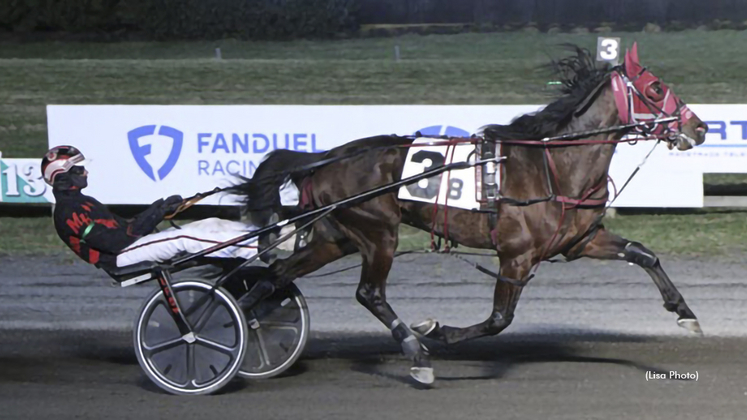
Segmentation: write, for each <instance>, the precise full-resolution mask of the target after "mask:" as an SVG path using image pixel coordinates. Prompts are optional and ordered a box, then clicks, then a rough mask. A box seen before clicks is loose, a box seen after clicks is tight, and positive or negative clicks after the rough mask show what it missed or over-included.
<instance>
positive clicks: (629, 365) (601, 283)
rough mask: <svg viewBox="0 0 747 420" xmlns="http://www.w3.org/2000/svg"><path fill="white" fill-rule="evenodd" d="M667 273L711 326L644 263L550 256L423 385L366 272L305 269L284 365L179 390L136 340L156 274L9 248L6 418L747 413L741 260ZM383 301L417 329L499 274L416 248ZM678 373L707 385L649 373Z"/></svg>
mask: <svg viewBox="0 0 747 420" xmlns="http://www.w3.org/2000/svg"><path fill="white" fill-rule="evenodd" d="M356 262H357V259H355V258H353V259H347V260H345V261H343V262H341V263H339V264H337V265H335V266H332V267H330V269H334V268H340V267H344V266H346V265H349V264H354V263H356ZM484 262H487V261H484ZM664 268H665V269H667V271H668V272H669V274H670V276H671V277H672V279H673V281H674V282H675V284H676V285H677V286H678V287H679V290H680V291H681V292H682V294H683V295H684V296H685V298H686V299H687V301H688V303H689V304H690V306H691V308H692V309H693V310H694V311H695V313H696V314H697V315H698V316H699V317H700V321H701V325H702V327H703V329H704V331H705V333H706V337H703V338H696V337H689V336H688V335H687V333H686V332H685V331H684V330H681V329H679V328H678V327H677V326H676V324H675V320H676V316H675V315H673V314H670V313H667V312H666V311H665V310H664V309H663V308H662V307H661V303H662V302H661V298H660V296H659V293H658V291H657V290H656V288H655V287H654V286H653V284H652V282H651V281H650V280H649V279H648V277H647V276H646V275H645V273H643V271H642V270H640V269H638V268H635V267H633V268H631V267H627V266H626V265H625V264H623V263H612V262H609V263H604V262H594V261H589V262H585V261H579V262H574V263H570V264H555V265H550V264H547V265H544V264H543V266H542V267H541V268H540V271H539V273H538V276H537V278H535V279H534V280H532V282H531V283H530V285H529V286H528V287H527V288H526V290H525V291H524V293H523V295H522V300H521V302H520V304H519V307H518V310H517V314H516V318H515V320H514V324H513V325H512V326H511V327H510V328H509V329H508V330H507V331H506V332H505V333H504V334H502V335H501V336H500V337H497V338H486V339H481V340H477V341H473V342H470V343H465V344H462V345H459V346H455V347H445V346H442V345H440V344H437V343H428V344H429V347H430V348H431V350H432V353H433V355H434V367H435V369H436V376H437V382H436V385H435V387H434V388H433V389H428V390H423V389H418V388H416V387H414V386H413V385H412V383H411V382H410V381H409V380H408V378H407V376H406V375H407V369H408V367H409V364H408V362H407V361H406V360H404V359H403V358H402V357H401V356H400V355H399V352H398V348H397V346H396V345H395V344H394V343H393V341H392V340H391V338H390V337H389V336H388V334H387V333H386V331H385V330H384V328H383V326H381V325H379V324H378V321H376V320H375V319H374V318H373V317H372V316H371V315H370V314H368V313H367V312H366V311H365V309H363V308H362V307H360V306H358V304H357V303H356V302H355V299H354V298H353V294H354V292H355V285H356V283H357V277H358V270H352V271H349V272H345V273H341V274H337V275H335V276H331V277H326V278H322V279H313V280H312V279H303V280H300V281H299V283H298V284H299V286H300V287H301V289H302V290H303V291H304V294H305V295H306V296H307V299H308V301H309V306H310V308H311V317H312V330H313V331H314V335H313V336H312V339H311V340H310V343H309V346H308V347H307V351H306V352H305V356H304V358H303V359H302V360H301V362H300V363H299V364H298V365H297V366H296V367H295V368H294V369H293V370H292V371H291V372H290V373H289V374H288V375H286V376H285V377H283V378H276V379H272V380H268V381H261V382H248V381H236V382H235V383H234V384H232V385H231V386H230V387H229V388H228V389H226V390H225V392H223V393H222V394H221V395H216V396H209V397H194V398H179V397H172V396H169V395H165V394H162V393H161V392H159V391H158V390H157V389H156V388H155V387H154V386H153V385H151V384H150V383H149V382H148V380H147V379H146V378H145V376H144V374H142V373H141V371H140V368H139V366H138V365H137V361H136V359H135V356H134V353H133V351H132V344H131V341H130V340H131V338H130V337H131V336H130V328H131V323H132V321H133V320H134V317H135V313H136V311H137V310H138V309H139V307H140V305H141V303H142V299H143V297H144V295H145V294H147V293H148V292H150V290H151V287H153V286H152V285H146V286H142V287H139V288H130V289H124V290H120V289H117V288H111V287H104V285H106V284H108V280H106V277H105V276H102V275H101V274H100V273H98V272H97V271H96V270H95V269H93V268H92V267H90V266H87V265H85V264H82V263H78V262H77V261H76V262H73V260H71V259H70V258H69V257H52V258H12V257H0V418H2V419H21V418H24V419H25V418H45V419H48V418H55V419H64V418H109V419H110V418H128V419H129V418H138V419H149V418H154V419H155V418H165V417H169V418H174V419H180V420H181V419H206V418H262V419H274V418H301V419H334V418H341V419H348V418H356V419H369V418H370V419H377V420H380V419H388V418H402V419H404V418H413V419H419V418H428V419H455V418H457V419H459V418H465V419H466V418H469V419H478V418H480V419H481V418H486V419H487V418H489V419H497V418H500V419H513V418H559V419H583V418H599V419H610V418H624V419H639V418H651V419H670V418H678V419H691V418H692V419H702V418H714V419H715V418H718V419H731V418H733V419H744V418H747V364H746V363H745V356H744V354H745V349H747V327H745V321H747V305H745V301H746V300H747V265H745V264H742V263H735V262H727V261H726V260H723V261H715V260H683V259H681V260H673V259H666V258H665V259H664ZM321 272H324V270H322V271H321ZM388 296H389V300H390V303H391V304H392V306H393V307H394V308H395V310H397V311H398V313H399V315H400V317H401V318H403V319H404V320H406V321H407V322H410V321H415V320H420V319H422V318H425V317H428V316H435V317H438V318H439V319H440V320H442V321H444V322H446V323H448V324H451V325H468V324H471V323H474V322H478V321H481V320H482V319H484V317H485V316H486V315H487V314H488V313H489V311H490V308H491V305H492V303H491V300H492V281H491V280H490V279H488V278H486V277H484V276H482V275H480V274H479V273H478V272H476V271H474V270H472V269H471V268H470V267H469V266H467V265H466V264H464V263H462V262H459V261H457V260H454V259H452V258H450V257H446V256H433V255H428V256H422V255H419V256H405V257H402V258H400V259H398V260H397V261H396V262H395V267H394V270H393V273H392V275H391V277H390V287H389V289H388ZM674 370H676V371H678V372H680V373H691V374H695V373H696V372H697V375H698V380H697V381H694V380H691V381H686V380H656V381H646V372H647V371H656V372H661V373H665V374H668V373H669V371H674Z"/></svg>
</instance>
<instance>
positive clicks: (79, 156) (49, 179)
mask: <svg viewBox="0 0 747 420" xmlns="http://www.w3.org/2000/svg"><path fill="white" fill-rule="evenodd" d="M85 161H86V157H85V156H83V153H81V152H80V150H78V149H76V148H75V147H73V146H57V147H53V148H51V149H49V151H48V152H47V154H45V155H44V158H43V159H42V163H41V172H42V175H44V182H46V183H47V184H49V185H52V184H54V179H55V177H56V176H57V175H59V174H64V173H67V172H68V171H70V170H71V169H73V167H74V166H83V165H84V164H85Z"/></svg>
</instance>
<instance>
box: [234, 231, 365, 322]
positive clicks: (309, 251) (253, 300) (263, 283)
mask: <svg viewBox="0 0 747 420" xmlns="http://www.w3.org/2000/svg"><path fill="white" fill-rule="evenodd" d="M357 251H358V250H357V248H356V247H355V246H353V244H352V243H351V242H350V241H349V240H348V239H347V238H336V237H331V236H330V235H327V234H325V233H324V232H323V231H321V229H320V232H319V234H317V235H314V239H313V240H312V241H311V243H310V244H309V245H307V246H305V247H304V248H302V249H300V250H298V251H296V252H295V253H294V254H293V255H291V256H290V257H288V258H286V259H282V260H276V261H275V262H274V263H272V265H270V266H269V268H267V267H248V268H247V269H248V270H249V271H248V273H255V274H256V276H257V277H259V278H257V279H256V280H257V281H256V282H255V283H254V286H253V287H252V288H251V289H250V290H249V291H248V292H246V293H245V294H244V295H243V296H242V297H241V299H240V300H239V304H240V305H241V307H242V308H244V309H245V310H246V309H249V308H252V307H254V305H256V304H257V303H258V302H260V301H261V300H262V299H264V298H266V297H268V296H270V295H272V294H273V293H274V292H275V289H277V288H278V287H283V286H285V285H287V284H289V283H291V282H292V281H293V280H295V279H297V278H299V277H301V276H304V275H306V274H308V273H311V272H314V271H316V270H318V269H320V268H322V267H324V266H325V265H327V264H329V263H331V262H332V261H336V260H338V259H340V258H342V257H344V256H345V255H349V254H353V253H355V252H357Z"/></svg>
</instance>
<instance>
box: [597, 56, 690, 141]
mask: <svg viewBox="0 0 747 420" xmlns="http://www.w3.org/2000/svg"><path fill="white" fill-rule="evenodd" d="M611 82H612V91H613V92H614V95H615V103H616V104H617V112H618V114H619V116H620V122H621V123H622V124H631V123H647V122H652V123H651V125H650V126H648V125H644V126H641V127H640V128H636V129H635V131H637V132H639V133H641V134H645V135H651V134H653V135H657V136H667V135H669V134H674V133H677V134H679V133H681V130H682V125H683V124H685V123H686V122H687V121H688V120H690V119H691V118H693V117H694V116H695V114H694V113H693V112H692V111H691V110H690V108H688V107H687V105H686V104H685V103H684V102H682V100H680V98H679V97H677V95H676V94H675V93H674V92H673V91H672V90H671V89H670V88H669V87H668V86H667V85H665V84H664V83H662V82H661V81H660V80H659V78H658V77H656V76H654V74H653V73H651V72H650V71H649V70H647V69H646V68H645V67H643V66H641V64H640V62H639V61H638V44H635V43H634V44H633V47H632V48H631V49H630V50H629V51H627V52H626V53H625V63H624V65H623V67H621V68H619V69H617V70H616V71H614V72H613V73H612V75H611ZM666 117H677V118H678V119H677V120H676V121H672V122H670V123H668V124H656V123H653V121H654V120H658V119H662V118H666ZM693 146H694V145H693Z"/></svg>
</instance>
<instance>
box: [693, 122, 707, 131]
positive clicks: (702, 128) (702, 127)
mask: <svg viewBox="0 0 747 420" xmlns="http://www.w3.org/2000/svg"><path fill="white" fill-rule="evenodd" d="M695 131H697V132H698V133H700V134H705V133H707V132H708V126H707V125H706V124H705V123H698V126H697V127H695Z"/></svg>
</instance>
